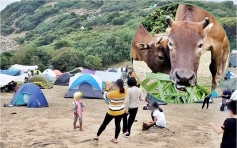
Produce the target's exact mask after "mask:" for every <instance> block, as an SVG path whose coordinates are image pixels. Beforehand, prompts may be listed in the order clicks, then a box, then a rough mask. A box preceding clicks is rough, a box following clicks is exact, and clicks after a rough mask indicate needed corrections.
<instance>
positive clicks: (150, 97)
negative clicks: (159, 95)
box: [146, 93, 167, 105]
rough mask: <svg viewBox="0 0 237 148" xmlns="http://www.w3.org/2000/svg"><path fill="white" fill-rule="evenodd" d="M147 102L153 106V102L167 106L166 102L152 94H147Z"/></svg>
mask: <svg viewBox="0 0 237 148" xmlns="http://www.w3.org/2000/svg"><path fill="white" fill-rule="evenodd" d="M146 101H147V102H148V103H149V104H152V103H153V102H157V103H158V104H159V105H167V103H166V102H163V101H161V100H158V99H156V98H155V97H153V96H152V95H151V94H149V93H147V96H146Z"/></svg>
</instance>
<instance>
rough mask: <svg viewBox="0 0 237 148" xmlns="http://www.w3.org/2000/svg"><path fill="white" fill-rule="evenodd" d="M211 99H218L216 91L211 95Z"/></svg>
mask: <svg viewBox="0 0 237 148" xmlns="http://www.w3.org/2000/svg"><path fill="white" fill-rule="evenodd" d="M211 97H212V98H218V94H217V92H216V91H215V90H214V91H213V92H212V93H211Z"/></svg>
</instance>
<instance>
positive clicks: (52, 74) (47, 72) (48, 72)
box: [43, 69, 56, 78]
mask: <svg viewBox="0 0 237 148" xmlns="http://www.w3.org/2000/svg"><path fill="white" fill-rule="evenodd" d="M43 74H48V75H49V76H50V77H51V78H55V77H56V74H55V73H54V72H53V71H52V70H51V69H46V70H45V71H44V72H43Z"/></svg>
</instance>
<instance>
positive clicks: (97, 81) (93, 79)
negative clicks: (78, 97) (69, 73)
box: [64, 74, 103, 99]
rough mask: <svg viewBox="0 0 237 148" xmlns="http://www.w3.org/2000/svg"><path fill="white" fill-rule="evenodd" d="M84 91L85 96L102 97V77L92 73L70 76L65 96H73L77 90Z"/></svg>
mask: <svg viewBox="0 0 237 148" xmlns="http://www.w3.org/2000/svg"><path fill="white" fill-rule="evenodd" d="M78 91H80V92H82V94H83V97H85V98H98V99H102V98H103V96H102V79H101V78H100V77H98V76H95V75H91V74H78V75H76V76H73V77H71V78H70V81H69V89H68V92H67V94H66V95H65V96H64V98H73V94H74V93H75V92H78Z"/></svg>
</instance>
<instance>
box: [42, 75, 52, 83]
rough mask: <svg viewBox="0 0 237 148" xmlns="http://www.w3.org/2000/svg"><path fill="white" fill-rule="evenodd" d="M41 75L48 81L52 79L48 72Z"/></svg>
mask: <svg viewBox="0 0 237 148" xmlns="http://www.w3.org/2000/svg"><path fill="white" fill-rule="evenodd" d="M41 75H43V76H45V77H46V78H47V79H48V80H49V81H50V82H52V81H53V79H52V78H51V77H50V76H49V75H48V74H41Z"/></svg>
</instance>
